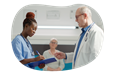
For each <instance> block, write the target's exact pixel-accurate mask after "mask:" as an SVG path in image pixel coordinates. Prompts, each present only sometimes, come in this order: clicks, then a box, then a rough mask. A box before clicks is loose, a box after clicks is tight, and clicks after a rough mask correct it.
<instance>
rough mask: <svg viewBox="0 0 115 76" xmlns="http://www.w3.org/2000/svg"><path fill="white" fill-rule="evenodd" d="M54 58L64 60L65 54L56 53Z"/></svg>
mask: <svg viewBox="0 0 115 76" xmlns="http://www.w3.org/2000/svg"><path fill="white" fill-rule="evenodd" d="M54 56H55V57H56V58H57V59H63V58H64V53H63V52H56V53H55V54H54Z"/></svg>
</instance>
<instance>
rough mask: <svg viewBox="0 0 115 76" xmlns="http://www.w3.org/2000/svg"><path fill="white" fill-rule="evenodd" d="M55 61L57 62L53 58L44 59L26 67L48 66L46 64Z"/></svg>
mask: <svg viewBox="0 0 115 76" xmlns="http://www.w3.org/2000/svg"><path fill="white" fill-rule="evenodd" d="M55 61H57V60H56V59H55V58H49V59H45V60H41V61H36V62H31V63H28V65H29V66H30V67H36V66H39V65H40V64H42V63H44V64H48V63H52V62H55Z"/></svg>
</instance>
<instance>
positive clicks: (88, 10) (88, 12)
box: [79, 6, 92, 17]
mask: <svg viewBox="0 0 115 76" xmlns="http://www.w3.org/2000/svg"><path fill="white" fill-rule="evenodd" d="M79 8H80V13H81V14H84V13H86V14H87V15H88V16H90V17H92V13H91V10H90V9H89V8H88V7H86V6H81V7H79Z"/></svg>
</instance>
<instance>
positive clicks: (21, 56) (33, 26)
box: [12, 12, 45, 68]
mask: <svg viewBox="0 0 115 76" xmlns="http://www.w3.org/2000/svg"><path fill="white" fill-rule="evenodd" d="M34 17H35V14H34V13H32V12H28V13H27V14H26V18H25V19H24V21H23V31H22V33H20V34H19V35H17V36H16V37H15V38H14V39H13V41H12V48H13V51H14V54H15V56H16V57H17V59H18V60H19V61H20V62H21V63H22V64H24V65H25V66H27V67H30V66H29V65H28V63H30V62H35V61H40V60H43V59H45V58H44V57H43V56H42V55H40V56H38V57H36V58H35V56H34V53H33V49H32V46H31V44H30V42H29V40H28V39H27V37H28V36H29V37H32V36H33V35H34V34H35V31H36V30H37V22H36V20H35V19H34ZM38 67H39V68H44V67H45V64H41V65H40V66H38ZM30 68H31V67H30Z"/></svg>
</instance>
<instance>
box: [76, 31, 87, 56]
mask: <svg viewBox="0 0 115 76" xmlns="http://www.w3.org/2000/svg"><path fill="white" fill-rule="evenodd" d="M87 33H88V31H86V33H85V35H84V37H83V39H82V41H81V44H80V47H79V50H78V55H77V57H78V56H79V54H80V52H81V48H82V47H83V45H84V43H85V38H86V34H87Z"/></svg>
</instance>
